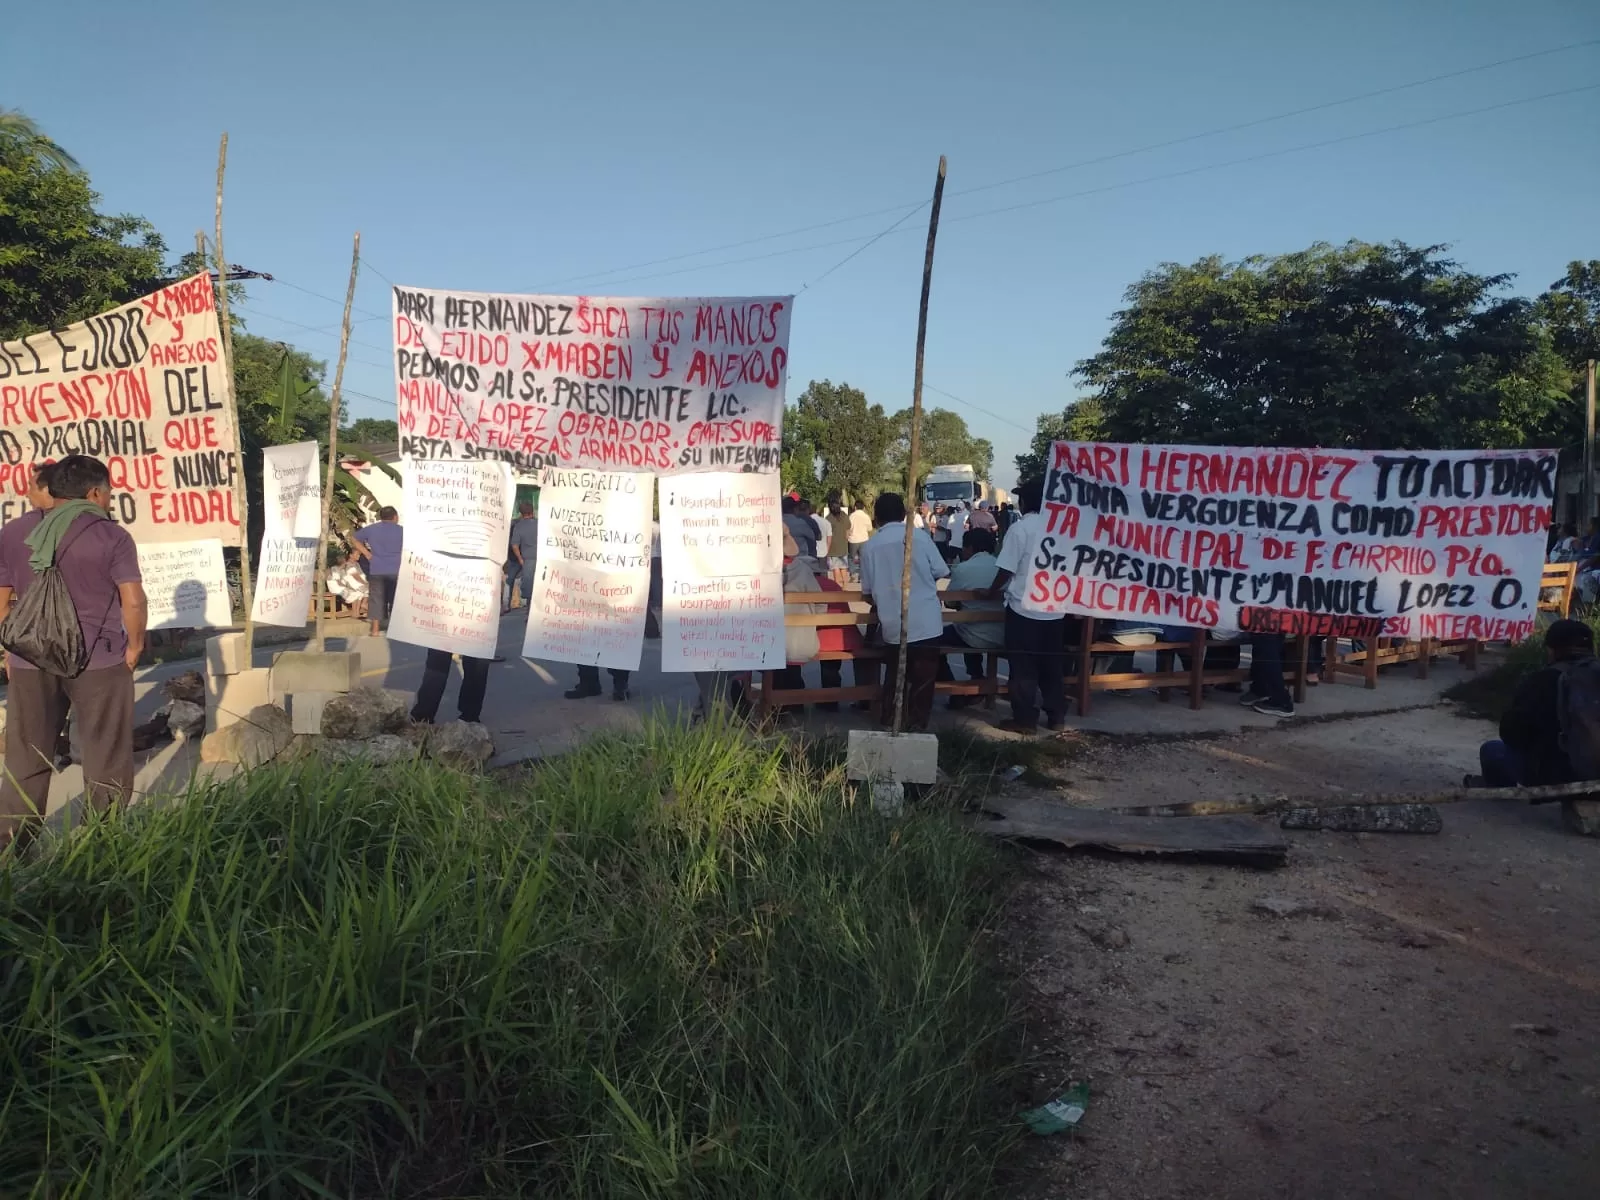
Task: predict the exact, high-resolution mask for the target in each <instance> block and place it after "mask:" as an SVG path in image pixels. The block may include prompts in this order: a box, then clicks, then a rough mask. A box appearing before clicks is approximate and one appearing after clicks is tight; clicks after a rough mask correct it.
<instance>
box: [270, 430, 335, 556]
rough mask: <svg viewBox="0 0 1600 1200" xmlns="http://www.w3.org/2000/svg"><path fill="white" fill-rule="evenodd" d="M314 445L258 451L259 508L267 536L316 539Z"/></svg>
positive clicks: (318, 497)
mask: <svg viewBox="0 0 1600 1200" xmlns="http://www.w3.org/2000/svg"><path fill="white" fill-rule="evenodd" d="M320 457H321V456H320V454H319V453H318V449H317V444H316V443H315V442H295V443H294V444H293V445H289V446H267V447H265V448H263V449H262V451H261V508H262V518H263V521H264V523H265V527H266V536H268V537H279V538H313V539H314V538H316V536H317V531H318V530H319V529H320V528H321V527H322V472H321V471H320V469H319V467H320V463H319V459H320Z"/></svg>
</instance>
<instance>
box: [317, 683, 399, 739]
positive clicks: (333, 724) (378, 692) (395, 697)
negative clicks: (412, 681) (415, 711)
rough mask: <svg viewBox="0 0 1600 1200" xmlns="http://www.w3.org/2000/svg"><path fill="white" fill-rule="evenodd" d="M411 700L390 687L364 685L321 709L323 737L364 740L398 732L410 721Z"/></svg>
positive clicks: (336, 698) (336, 697)
mask: <svg viewBox="0 0 1600 1200" xmlns="http://www.w3.org/2000/svg"><path fill="white" fill-rule="evenodd" d="M410 701H411V697H410V696H408V695H407V694H406V693H405V692H396V691H391V690H389V689H388V688H381V687H372V686H370V685H369V686H363V687H358V688H353V689H352V690H350V691H348V692H346V693H344V695H342V696H335V697H334V698H333V699H331V700H329V701H328V703H327V705H326V706H324V708H323V710H322V736H323V737H325V738H334V739H337V740H340V741H365V740H366V739H367V738H374V737H377V736H378V735H379V734H380V733H399V732H400V731H401V730H402V729H404V728H405V726H406V721H407V720H408V719H409V710H410V707H411V703H410Z"/></svg>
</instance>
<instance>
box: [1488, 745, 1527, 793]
mask: <svg viewBox="0 0 1600 1200" xmlns="http://www.w3.org/2000/svg"><path fill="white" fill-rule="evenodd" d="M1478 770H1479V771H1480V772H1481V773H1482V775H1483V781H1484V783H1486V784H1488V785H1489V786H1490V787H1521V786H1522V785H1524V784H1526V783H1527V782H1528V769H1527V766H1526V765H1525V764H1524V763H1523V761H1522V755H1520V754H1518V753H1517V752H1516V751H1515V750H1513V749H1512V748H1511V747H1510V746H1508V745H1506V744H1505V743H1504V742H1502V741H1501V740H1500V739H1499V738H1494V739H1493V740H1491V741H1487V742H1485V743H1483V745H1481V746H1479V747H1478Z"/></svg>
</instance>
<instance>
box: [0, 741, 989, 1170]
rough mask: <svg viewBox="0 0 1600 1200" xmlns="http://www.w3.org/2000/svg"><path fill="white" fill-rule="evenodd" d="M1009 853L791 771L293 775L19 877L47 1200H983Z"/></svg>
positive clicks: (809, 770) (23, 985)
mask: <svg viewBox="0 0 1600 1200" xmlns="http://www.w3.org/2000/svg"><path fill="white" fill-rule="evenodd" d="M998 876H999V870H998V860H997V858H996V855H995V852H994V851H993V850H992V849H991V848H989V847H988V846H986V845H983V844H982V843H981V842H980V840H979V839H977V838H974V837H971V836H969V835H967V834H964V833H963V832H962V831H961V830H960V829H959V827H958V826H957V825H956V823H955V822H954V821H953V820H952V819H951V817H950V815H949V814H948V813H945V812H940V811H924V812H920V813H917V814H914V815H910V816H908V817H906V818H904V819H901V820H896V821H889V820H885V819H882V818H879V817H877V816H876V815H874V814H873V813H872V811H871V809H870V806H868V805H865V804H861V805H856V804H854V803H852V802H851V800H850V799H849V797H848V794H847V792H846V790H845V788H844V786H843V780H842V772H841V771H839V770H838V769H834V770H831V771H830V770H828V769H827V768H826V767H825V766H820V765H818V760H815V759H812V760H808V759H807V758H806V757H804V755H803V753H800V752H793V753H791V752H790V751H789V750H788V749H786V747H785V746H784V744H783V743H781V742H765V741H761V740H757V739H754V738H752V737H750V736H749V735H748V734H747V733H744V732H743V731H741V730H737V729H730V728H719V727H716V726H712V725H707V726H701V727H698V728H695V729H687V728H684V727H682V726H677V725H672V724H667V723H663V722H657V723H653V724H651V725H649V726H648V727H647V728H646V729H645V731H644V732H643V733H641V734H638V735H633V736H627V737H622V736H618V737H608V738H602V739H599V740H596V741H594V742H591V743H589V744H588V745H586V746H585V747H583V748H582V749H580V750H578V751H576V752H574V753H572V754H570V755H567V756H565V757H563V758H560V759H557V760H553V761H550V762H548V763H545V764H542V765H540V766H538V767H534V768H531V769H528V770H525V771H523V772H521V773H519V775H517V776H516V777H515V778H514V779H512V780H509V781H508V780H505V779H498V780H497V779H485V778H479V777H469V776H465V775H460V774H456V773H452V772H448V771H443V770H440V769H437V768H434V767H431V766H427V765H413V766H407V767H404V768H391V769H385V770H376V771H375V770H372V769H369V768H363V767H359V766H350V767H339V768H333V767H328V766H326V765H319V766H310V765H298V766H285V767H278V768H273V769H266V770H259V771H255V772H252V773H250V774H248V775H246V776H244V777H242V778H239V779H237V780H235V781H231V782H229V783H227V784H224V785H220V786H216V787H214V788H211V789H209V790H207V791H204V792H202V793H199V794H197V795H194V796H192V797H190V798H189V799H188V801H187V802H186V803H182V804H177V805H173V806H170V807H153V806H146V807H143V808H140V809H136V810H134V811H133V812H131V813H129V814H127V815H125V816H122V817H114V818H112V819H109V820H104V821H100V822H96V823H93V824H91V825H90V826H89V827H87V828H85V829H82V830H80V831H78V832H77V833H75V834H74V835H73V836H72V837H70V838H69V839H67V840H65V841H63V842H55V843H51V844H49V845H46V846H45V847H44V848H43V850H42V852H41V853H40V854H39V856H38V857H37V858H35V859H33V860H30V861H12V860H9V859H8V860H6V862H5V865H4V867H3V869H0V1055H3V1060H0V1066H3V1069H4V1072H5V1083H4V1084H3V1085H0V1096H3V1102H0V1126H3V1128H4V1130H5V1135H6V1136H5V1137H4V1139H3V1140H0V1179H5V1180H6V1181H7V1183H6V1189H5V1190H6V1194H8V1195H18V1196H21V1195H33V1196H40V1197H45V1196H48V1197H52V1198H66V1197H96V1198H98V1197H144V1196H150V1197H163V1198H165V1197H191V1196H192V1197H201V1196H217V1197H222V1196H230V1197H231V1196H242V1195H251V1196H263V1197H266V1196H282V1197H302V1196H306V1197H310V1196H326V1197H341V1198H342V1197H369V1196H406V1197H435V1196H437V1197H445V1196H450V1197H518V1196H529V1197H532V1196H540V1197H554V1196H578V1197H634V1196H638V1197H680V1196H682V1197H701V1196H706V1197H711V1196H718V1197H730V1198H733V1197H737V1198H739V1200H760V1198H763V1197H778V1196H783V1197H832V1196H841V1197H842V1196H874V1197H876V1196H884V1197H888V1196H961V1197H967V1196H981V1195H983V1194H985V1193H986V1192H987V1191H989V1190H990V1189H991V1188H992V1186H993V1178H992V1176H993V1172H994V1169H995V1165H996V1163H997V1161H998V1160H999V1159H1000V1158H1001V1157H1002V1156H1003V1155H1004V1154H1005V1153H1006V1151H1007V1149H1008V1148H1009V1146H1010V1145H1011V1143H1012V1140H1013V1139H1014V1137H1015V1136H1016V1128H1015V1126H1014V1125H1013V1124H1012V1122H1011V1120H1010V1116H1011V1109H1012V1107H1013V1096H1014V1093H1013V1091H1012V1090H1011V1086H1010V1084H1011V1081H1012V1078H1013V1068H1014V1066H1015V1061H1016V1060H1015V1050H1016V1044H1015V1040H1014V1036H1013V1034H1012V1032H1011V1025H1010V1018H1009V1013H1008V1011H1007V1008H1006V1001H1005V999H1004V996H1003V994H1002V992H1001V984H1000V983H999V982H998V972H997V971H996V970H995V969H994V966H993V964H992V962H990V961H989V959H988V957H987V955H986V953H985V951H984V950H983V949H982V947H983V946H984V945H985V944H986V940H987V939H986V933H987V931H988V928H989V926H990V923H991V922H992V921H993V919H994V918H995V915H996V911H997V905H998V901H999V898H1000V897H999V896H998V894H997V891H998V883H997V881H998Z"/></svg>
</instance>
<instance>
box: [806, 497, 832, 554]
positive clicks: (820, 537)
mask: <svg viewBox="0 0 1600 1200" xmlns="http://www.w3.org/2000/svg"><path fill="white" fill-rule="evenodd" d="M800 512H801V514H802V515H803V516H804V517H805V518H806V520H808V521H810V522H811V524H812V526H813V527H814V528H815V529H816V531H817V557H818V558H819V559H820V558H823V557H824V556H826V555H827V553H828V539H829V538H831V537H832V536H833V526H832V525H830V524H829V523H828V518H827V517H825V516H823V515H822V514H821V513H819V512H818V511H817V510H816V509H814V508H812V507H811V501H809V500H802V501H800Z"/></svg>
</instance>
